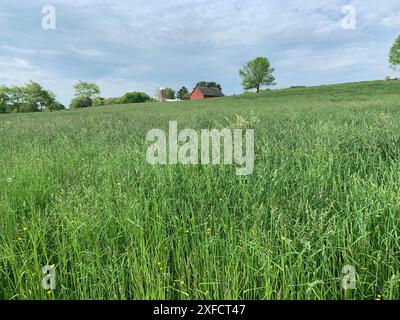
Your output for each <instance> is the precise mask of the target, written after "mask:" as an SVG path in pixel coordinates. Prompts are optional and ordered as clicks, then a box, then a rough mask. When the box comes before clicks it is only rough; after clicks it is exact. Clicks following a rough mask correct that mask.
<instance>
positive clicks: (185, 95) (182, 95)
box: [177, 87, 190, 100]
mask: <svg viewBox="0 0 400 320" xmlns="http://www.w3.org/2000/svg"><path fill="white" fill-rule="evenodd" d="M177 97H178V99H180V100H189V99H190V92H189V90H188V89H187V88H186V87H182V88H180V89H179V91H178V94H177Z"/></svg>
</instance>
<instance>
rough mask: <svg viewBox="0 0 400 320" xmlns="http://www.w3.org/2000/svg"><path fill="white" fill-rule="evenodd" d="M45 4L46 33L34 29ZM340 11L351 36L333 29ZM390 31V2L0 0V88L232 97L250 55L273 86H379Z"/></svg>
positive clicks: (394, 23) (394, 27)
mask: <svg viewBox="0 0 400 320" xmlns="http://www.w3.org/2000/svg"><path fill="white" fill-rule="evenodd" d="M45 5H51V6H54V8H55V9H56V29H55V30H45V29H43V28H42V18H43V17H44V15H43V14H42V8H43V6H45ZM348 5H352V6H354V8H355V9H356V13H357V20H356V21H357V24H356V28H355V29H344V28H343V22H342V20H343V18H344V17H345V13H343V11H342V10H343V7H344V6H348ZM399 34H400V1H393V0H380V1H375V0H353V1H351V0H350V1H349V0H318V1H317V0H162V1H160V0H158V1H155V0H79V1H78V0H53V1H50V0H46V1H40V0H36V1H35V0H18V1H16V0H1V3H0V84H17V85H18V84H22V83H24V82H26V81H28V80H29V79H32V80H34V81H37V82H39V83H41V84H42V85H43V86H45V87H46V88H48V89H51V90H52V91H53V92H54V93H56V95H57V97H58V98H59V99H60V100H61V101H62V102H63V103H65V104H69V101H70V100H71V98H72V96H73V89H72V85H73V84H74V83H75V82H76V81H78V80H84V81H91V82H96V83H98V84H99V85H100V87H101V90H102V96H104V97H113V96H120V95H122V94H124V93H125V92H127V91H145V92H147V93H149V94H150V95H153V94H154V93H155V92H156V90H157V88H158V87H160V86H167V87H172V88H176V89H179V88H180V87H181V86H183V85H185V86H187V87H188V88H189V89H192V87H193V86H194V84H195V83H196V82H197V81H200V80H209V81H217V82H220V83H221V84H222V86H223V88H224V92H225V93H226V94H233V93H240V92H241V91H242V89H241V85H240V78H239V76H238V69H239V68H240V67H241V66H242V65H244V64H245V63H246V62H247V61H248V60H249V59H251V58H254V57H257V56H266V57H268V58H269V59H270V60H271V63H272V64H273V66H274V67H275V69H276V73H275V76H276V78H277V83H278V87H287V86H291V85H318V84H329V83H338V82H351V81H360V80H374V79H383V78H384V77H386V76H388V75H390V76H394V75H396V73H394V72H393V71H392V70H391V69H390V68H389V65H388V61H387V60H388V59H387V53H388V50H389V48H390V46H391V44H392V43H393V41H394V39H395V38H396V36H397V35H399Z"/></svg>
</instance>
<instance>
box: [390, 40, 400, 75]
mask: <svg viewBox="0 0 400 320" xmlns="http://www.w3.org/2000/svg"><path fill="white" fill-rule="evenodd" d="M389 63H390V65H391V66H392V68H393V69H395V70H398V69H399V68H400V36H398V37H397V39H396V41H395V42H394V44H393V46H392V48H391V49H390V52H389Z"/></svg>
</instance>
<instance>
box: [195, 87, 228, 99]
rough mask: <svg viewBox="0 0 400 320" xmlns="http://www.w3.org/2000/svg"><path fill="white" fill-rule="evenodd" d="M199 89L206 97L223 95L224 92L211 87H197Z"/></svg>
mask: <svg viewBox="0 0 400 320" xmlns="http://www.w3.org/2000/svg"><path fill="white" fill-rule="evenodd" d="M199 89H200V91H201V92H202V93H203V94H204V95H205V96H208V97H223V96H224V94H223V93H222V91H221V90H220V89H218V88H212V87H207V88H206V87H199Z"/></svg>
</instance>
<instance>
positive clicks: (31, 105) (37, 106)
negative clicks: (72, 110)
mask: <svg viewBox="0 0 400 320" xmlns="http://www.w3.org/2000/svg"><path fill="white" fill-rule="evenodd" d="M22 89H23V95H24V100H25V103H24V104H23V108H24V109H25V110H24V111H26V112H37V111H43V110H45V109H47V108H49V109H52V108H53V106H54V105H55V103H56V99H55V95H54V94H53V93H52V92H51V91H48V90H45V89H44V88H43V87H42V86H41V85H40V84H39V83H37V82H34V81H30V82H29V83H28V84H27V85H26V86H25V87H23V88H22Z"/></svg>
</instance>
